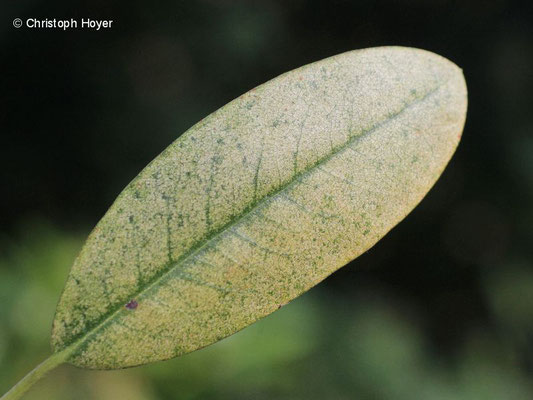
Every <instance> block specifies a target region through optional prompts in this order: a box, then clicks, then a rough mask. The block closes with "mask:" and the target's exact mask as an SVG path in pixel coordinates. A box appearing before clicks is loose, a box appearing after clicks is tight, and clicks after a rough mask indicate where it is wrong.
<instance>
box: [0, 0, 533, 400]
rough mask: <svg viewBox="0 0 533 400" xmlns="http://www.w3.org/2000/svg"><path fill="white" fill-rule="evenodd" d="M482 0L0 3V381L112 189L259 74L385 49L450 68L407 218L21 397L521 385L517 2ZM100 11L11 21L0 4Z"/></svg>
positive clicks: (523, 95)
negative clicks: (442, 130)
mask: <svg viewBox="0 0 533 400" xmlns="http://www.w3.org/2000/svg"><path fill="white" fill-rule="evenodd" d="M525 4H527V2H524V3H519V2H511V1H503V0H495V1H489V2H487V1H467V0H463V1H447V0H433V1H422V0H398V1H375V0H374V1H371V0H367V1H364V0H361V1H332V0H330V1H322V2H315V1H286V0H285V1H283V0H277V1H274V0H271V1H230V0H219V1H216V0H205V1H161V2H156V3H148V2H142V1H138V0H137V1H129V2H123V3H122V4H121V5H118V4H117V2H115V3H112V2H109V1H91V2H88V1H82V2H69V1H56V2H46V1H39V0H20V1H17V2H13V1H11V2H3V3H2V4H1V5H0V15H1V17H0V18H1V24H0V45H1V49H2V50H1V60H2V62H1V67H0V68H1V74H0V84H1V91H0V121H1V132H2V137H1V138H2V140H1V146H0V149H1V153H0V154H1V163H2V166H1V168H0V171H1V172H0V174H1V175H0V177H1V181H2V186H3V188H4V189H3V190H2V194H1V196H0V209H1V212H0V302H1V306H0V392H4V391H6V390H7V389H8V387H10V385H12V384H14V383H15V382H16V381H17V380H18V379H19V378H20V377H21V376H22V375H23V374H24V373H25V372H27V371H28V370H29V369H30V368H31V367H33V366H34V365H35V364H36V362H37V361H40V360H42V359H43V358H44V357H46V356H47V354H48V353H49V347H48V344H47V341H48V340H49V330H50V324H51V320H52V316H53V312H54V308H55V303H56V301H57V299H58V297H59V294H60V291H61V288H62V286H63V284H64V281H65V279H66V276H67V273H68V270H69V267H70V264H71V263H72V260H73V259H74V257H75V256H76V253H77V251H79V248H80V246H81V244H82V243H83V240H84V238H85V236H86V235H87V233H88V232H89V231H90V229H91V228H92V227H93V226H94V225H95V224H96V222H97V221H98V220H99V218H100V217H101V216H102V215H103V213H104V212H105V211H106V209H107V208H108V207H109V205H110V204H111V203H112V201H113V200H114V198H115V197H116V196H117V195H118V193H119V192H120V191H121V190H122V188H123V187H124V186H125V185H126V184H127V183H128V182H129V181H130V180H131V179H132V178H133V177H134V176H135V175H136V174H137V173H138V172H139V171H140V170H141V169H142V168H143V167H144V166H145V165H146V164H147V163H148V162H149V161H150V160H152V159H153V158H154V157H155V156H157V155H158V154H159V153H160V152H161V151H162V150H163V149H164V148H165V147H166V146H167V145H168V144H170V143H171V142H172V141H173V140H175V139H176V138H177V137H178V136H179V135H180V134H181V133H183V132H184V131H185V130H186V129H187V128H189V127H190V126H191V125H193V124H194V123H195V122H197V121H198V120H200V119H201V118H203V117H204V116H206V115H207V114H209V113H211V112H212V111H214V110H216V109H217V108H219V107H221V106H223V105H224V104H226V103H227V102H228V101H230V100H232V99H233V98H235V97H237V96H239V95H240V94H242V93H244V92H245V91H247V90H249V89H251V88H253V87H255V86H257V85H258V84H261V83H263V82H265V81H266V80H269V79H271V78H274V77H276V76H277V75H279V74H280V73H283V72H286V71H288V70H291V69H293V68H296V67H299V66H301V65H303V64H307V63H309V62H312V61H316V60H319V59H322V58H325V57H328V56H331V55H334V54H337V53H341V52H344V51H348V50H353V49H358V48H365V47H373V46H381V45H403V46H413V47H419V48H423V49H427V50H431V51H433V52H436V53H438V54H441V55H443V56H445V57H447V58H449V59H450V60H452V61H454V62H455V63H456V64H458V65H459V66H460V67H461V68H463V70H464V74H465V77H466V81H467V84H468V88H469V110H468V117H467V123H466V127H465V131H464V135H463V139H462V143H461V144H460V146H459V148H458V151H457V153H456V155H455V156H454V158H453V160H452V161H451V163H450V165H449V167H448V168H447V169H446V171H445V172H444V174H443V176H442V178H441V179H440V180H439V182H438V183H437V185H436V186H435V187H434V188H433V189H432V191H431V192H430V193H429V195H428V196H427V198H426V199H425V200H424V201H423V202H422V203H421V205H420V206H419V207H418V208H416V209H415V210H414V211H413V212H412V214H411V215H410V216H409V217H408V218H407V219H406V220H405V221H403V222H402V223H401V224H400V225H399V226H397V227H396V228H395V229H394V230H393V231H392V232H391V233H390V234H389V235H387V236H386V237H385V238H384V239H383V240H381V242H379V243H378V244H377V245H376V246H375V247H374V248H372V249H371V250H370V251H369V252H367V253H366V254H364V255H363V256H361V257H359V258H358V259H357V260H355V261H354V262H352V263H351V264H350V265H348V266H346V267H344V268H343V269H341V270H339V271H338V272H337V273H335V274H334V275H332V276H331V277H330V278H329V279H327V280H326V281H325V282H323V283H321V284H320V285H319V286H318V287H316V288H314V289H313V290H311V291H310V292H308V293H307V294H306V295H304V296H302V297H301V298H299V299H297V300H295V301H294V302H292V303H291V304H290V305H288V306H287V307H284V308H283V309H282V310H280V311H278V312H276V313H274V314H273V315H271V316H269V317H268V318H266V319H264V320H262V321H260V322H259V323H257V324H255V325H253V326H252V327H250V328H248V329H246V330H244V331H242V332H240V333H238V334H237V335H234V336H232V337H231V338H229V339H226V340H224V341H222V342H220V343H218V344H216V345H213V346H210V347H208V348H207V349H204V350H201V351H198V352H195V353H192V354H190V355H187V356H184V357H182V358H179V359H175V360H172V361H168V362H163V363H157V364H153V365H150V366H144V367H140V368H135V369H129V370H123V371H115V372H94V371H81V370H78V369H76V368H74V367H69V366H65V367H61V368H60V369H58V370H57V371H54V372H53V373H51V374H50V376H49V377H47V378H46V379H45V380H44V381H43V382H42V383H40V384H38V385H37V386H36V387H35V388H34V389H33V390H32V391H31V392H30V394H29V395H28V397H27V398H28V399H32V398H33V399H134V400H135V399H273V398H276V399H315V398H316V399H326V398H327V399H483V400H485V399H532V398H533V382H532V380H531V378H532V377H533V246H532V245H531V244H532V241H531V236H532V235H531V230H532V228H531V224H532V223H533V205H532V200H533V96H532V94H531V93H533V10H532V9H531V8H528V7H527V6H526V5H525ZM16 17H20V18H21V19H22V20H25V19H26V18H30V17H35V18H39V19H44V18H57V19H66V18H76V19H81V18H94V19H112V20H114V22H113V25H112V28H111V29H105V30H100V31H92V30H82V29H75V30H67V31H62V30H53V29H28V28H26V27H22V28H20V29H15V28H14V27H13V25H12V21H13V19H14V18H16Z"/></svg>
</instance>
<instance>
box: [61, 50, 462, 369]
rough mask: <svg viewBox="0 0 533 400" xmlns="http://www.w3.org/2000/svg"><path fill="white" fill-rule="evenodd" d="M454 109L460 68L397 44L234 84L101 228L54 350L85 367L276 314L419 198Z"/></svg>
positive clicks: (150, 354) (167, 350)
mask: <svg viewBox="0 0 533 400" xmlns="http://www.w3.org/2000/svg"><path fill="white" fill-rule="evenodd" d="M466 104H467V102H466V87H465V83H464V79H463V76H462V73H461V71H460V69H459V68H457V67H456V66H455V65H454V64H452V63H450V62H449V61H447V60H446V59H444V58H442V57H440V56H437V55H435V54H432V53H429V52H426V51H422V50H416V49H408V48H399V47H384V48H375V49H367V50H361V51H354V52H349V53H345V54H341V55H338V56H335V57H331V58H328V59H325V60H322V61H319V62H317V63H314V64H310V65H307V66H305V67H302V68H299V69H297V70H295V71H292V72H289V73H287V74H284V75H282V76H280V77H278V78H276V79H274V80H272V81H270V82H268V83H266V84H264V85H261V86H259V87H258V88H256V89H254V90H252V91H251V92H249V93H246V94H244V95H243V96H241V97H239V98H238V99H236V100H234V101H233V102H231V103H229V104H228V105H226V106H225V107H223V108H221V109H220V110H218V111H216V112H215V113H213V114H211V115H210V116H209V117H207V118H205V119H204V120H203V121H202V122H200V123H198V124H197V125H195V126H194V127H193V128H191V129H190V130H189V131H187V132H186V133H185V134H184V135H182V137H180V138H179V139H178V140H176V141H175V142H174V143H173V144H172V145H170V146H169V147H168V148H167V149H166V150H165V151H164V152H163V153H162V154H161V155H160V156H159V157H158V158H156V159H155V160H154V161H153V162H152V163H150V164H149V165H148V166H147V167H146V168H145V169H144V170H143V171H142V172H141V173H140V174H139V175H138V176H137V177H136V178H135V179H134V180H133V181H132V182H131V183H130V184H129V185H128V186H127V187H126V189H125V190H124V191H123V192H122V193H121V195H120V196H119V198H118V199H117V200H116V201H115V203H114V204H113V205H112V206H111V208H110V209H109V211H108V212H107V214H106V215H105V216H104V217H103V218H102V220H101V221H100V222H99V223H98V225H97V226H96V228H95V229H94V231H93V232H92V233H91V235H90V236H89V238H88V240H87V242H86V244H85V246H84V247H83V249H82V251H81V253H80V255H79V256H78V258H77V259H76V261H75V263H74V265H73V267H72V271H71V273H70V276H69V279H68V281H67V284H66V286H65V289H64V292H63V295H62V297H61V300H60V303H59V305H58V308H57V312H56V317H55V321H54V327H53V332H52V345H53V347H54V350H55V351H60V350H62V349H65V348H71V349H72V353H71V354H72V355H71V356H70V359H69V361H70V362H71V363H73V364H75V365H79V366H84V367H88V368H121V367H127V366H133V365H139V364H143V363H146V362H150V361H156V360H162V359H168V358H171V357H174V356H177V355H180V354H184V353H187V352H190V351H193V350H195V349H198V348H200V347H203V346H206V345H209V344H210V343H213V342H214V341H217V340H219V339H221V338H223V337H225V336H228V335H230V334H232V333H234V332H236V331H237V330H239V329H242V328H244V327H245V326H247V325H249V324H251V323H253V322H254V321H256V320H257V319H259V318H261V317H264V316H265V315H267V314H269V313H271V312H273V311H275V310H276V309H278V308H279V305H280V304H285V303H287V302H289V301H290V300H292V299H293V298H295V297H296V296H298V295H299V294H301V293H302V292H304V291H306V290H308V289H309V288H310V287H312V286H314V285H316V284H317V283H318V282H320V281H321V280H323V279H324V278H325V277H327V276H328V275H329V274H331V273H332V272H334V271H335V270H337V269H338V268H340V267H342V266H343V265H345V264H346V263H347V262H349V261H350V260H352V259H354V258H355V257H357V256H358V255H359V254H361V253H362V252H364V251H366V250H367V249H368V248H370V247H371V246H372V245H373V244H374V243H376V242H377V241H378V240H379V239H380V238H381V237H383V235H385V234H386V233H387V232H388V231H389V230H390V229H391V228H392V227H393V226H394V225H396V224H397V223H398V222H399V221H400V220H401V219H402V218H404V217H405V216H406V215H407V213H409V212H410V211H411V210H412V209H413V208H414V207H415V206H416V204H418V202H419V201H420V200H421V199H422V198H423V196H424V195H425V194H426V193H427V191H428V190H429V189H430V188H431V186H432V185H433V184H434V183H435V181H436V180H437V178H438V177H439V175H440V174H441V172H442V170H443V169H444V167H445V166H446V164H447V163H448V161H449V159H450V158H451V156H452V154H453V152H454V150H455V148H456V146H457V144H458V142H459V139H460V134H461V132H462V128H463V125H464V120H465V114H466ZM132 299H135V301H136V302H137V303H138V306H137V307H136V308H126V307H124V305H125V304H127V303H128V302H129V301H130V300H132Z"/></svg>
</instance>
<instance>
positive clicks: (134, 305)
mask: <svg viewBox="0 0 533 400" xmlns="http://www.w3.org/2000/svg"><path fill="white" fill-rule="evenodd" d="M138 305H139V303H137V302H136V301H135V300H130V301H129V303H128V304H126V305H125V306H124V307H126V308H127V309H128V310H135V309H136V308H137V306H138Z"/></svg>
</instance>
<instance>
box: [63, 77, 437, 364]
mask: <svg viewBox="0 0 533 400" xmlns="http://www.w3.org/2000/svg"><path fill="white" fill-rule="evenodd" d="M446 84H447V81H446V82H444V83H442V84H438V85H437V86H436V87H435V88H433V89H431V90H429V91H428V92H426V93H425V94H424V95H422V96H420V97H417V98H415V99H414V100H413V101H412V102H410V103H409V104H407V105H405V106H404V107H402V108H401V109H400V110H398V111H396V112H394V113H393V114H389V115H388V116H387V117H386V118H385V119H384V120H382V121H380V122H378V123H376V124H374V125H373V126H371V127H370V128H368V129H367V130H363V131H362V132H361V133H360V134H359V135H355V136H353V137H351V138H349V139H348V140H347V141H346V142H345V143H344V144H342V145H340V146H337V147H336V148H333V149H332V150H331V151H330V152H329V153H328V154H327V155H325V156H324V157H322V158H321V159H319V160H317V161H316V162H315V163H313V164H311V165H310V166H309V167H307V168H306V169H304V170H302V171H300V172H299V173H297V174H295V175H294V176H293V178H292V179H291V180H289V181H287V182H285V183H284V184H282V185H280V186H279V187H278V188H276V189H274V190H272V191H271V192H270V193H268V194H266V195H265V196H264V197H262V198H261V199H259V200H256V201H254V202H252V203H251V204H250V205H249V206H248V207H247V208H245V209H244V210H243V211H242V212H241V213H240V214H239V215H236V216H235V217H234V218H233V219H232V220H231V221H229V222H228V223H226V224H225V225H223V226H222V227H221V228H219V229H218V230H216V231H213V232H212V233H211V234H209V235H208V236H206V237H205V238H204V239H203V240H202V241H201V242H198V243H197V244H196V245H194V246H191V248H190V249H189V250H188V251H187V252H186V253H184V254H183V255H182V256H181V257H179V258H178V259H177V260H175V261H174V262H171V263H168V264H167V266H166V267H165V268H163V269H162V270H161V271H160V273H158V274H156V275H155V276H154V277H153V278H152V279H151V282H150V283H148V284H147V285H146V286H144V287H143V288H141V289H140V290H138V291H137V292H135V293H133V294H132V295H131V296H129V297H128V298H129V299H140V298H141V297H142V295H143V294H144V293H147V292H149V291H150V290H151V289H152V288H154V287H156V286H157V285H158V283H159V282H161V281H162V280H163V279H164V278H165V277H166V276H168V275H169V274H171V273H172V272H173V271H174V270H175V269H176V268H177V267H178V266H179V265H181V264H183V263H184V262H185V261H186V260H187V259H189V258H191V257H195V256H196V255H197V254H198V253H200V252H201V251H202V250H203V249H204V248H206V247H207V246H208V245H209V244H211V243H212V242H214V241H216V240H218V238H219V237H220V236H221V235H222V234H224V233H225V232H226V231H228V230H230V229H231V228H232V227H233V226H235V225H237V224H239V223H240V222H241V221H242V220H244V219H245V218H246V217H247V216H248V215H250V214H251V213H252V212H253V211H254V210H257V209H259V208H260V207H262V206H263V205H265V204H267V203H268V202H269V201H270V200H272V199H273V198H275V197H276V196H277V195H278V194H280V193H281V192H283V191H285V190H287V189H289V188H291V187H292V186H293V185H295V184H297V183H299V182H301V178H302V177H304V176H306V175H309V174H310V173H311V172H312V171H314V170H315V168H318V167H319V166H321V165H323V164H325V163H327V162H328V161H329V160H331V159H332V158H333V157H335V156H336V155H338V154H339V153H341V152H342V151H344V150H345V149H347V148H348V147H350V146H351V145H352V144H353V143H356V142H357V141H359V140H361V139H363V138H365V137H367V136H369V135H370V134H372V133H373V132H375V131H376V130H378V129H380V128H381V127H383V126H384V125H386V124H387V123H389V122H391V121H393V120H394V119H396V118H397V117H398V116H400V115H401V114H403V113H404V112H406V111H407V110H409V109H410V108H411V107H413V106H415V105H416V104H419V103H422V102H424V101H425V100H426V99H428V98H429V97H430V96H431V95H433V94H434V93H436V92H437V91H438V90H439V89H440V88H442V87H443V86H445V85H446ZM122 303H123V302H121V303H120V305H118V307H116V308H115V309H114V310H112V311H110V312H108V313H107V315H104V316H103V317H102V318H101V319H99V320H98V321H96V322H95V323H94V324H92V326H91V327H89V328H88V332H86V333H85V334H84V333H80V334H79V335H77V337H74V338H73V339H72V341H71V342H70V343H68V344H66V345H65V346H63V347H61V348H58V349H56V352H59V351H61V352H67V351H68V353H69V358H72V357H73V356H74V355H76V354H77V352H76V350H78V349H79V348H80V347H82V345H83V344H85V343H88V342H89V341H90V339H91V338H92V337H93V336H94V335H96V334H97V333H98V331H99V330H101V329H102V328H104V327H106V326H107V325H109V324H111V323H112V322H113V321H114V320H115V318H116V317H117V316H119V315H120V314H121V313H123V312H125V311H124V307H123V306H122ZM129 312H131V311H129ZM83 347H84V346H83Z"/></svg>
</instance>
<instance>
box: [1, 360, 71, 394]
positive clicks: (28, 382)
mask: <svg viewBox="0 0 533 400" xmlns="http://www.w3.org/2000/svg"><path fill="white" fill-rule="evenodd" d="M69 353H70V352H69V351H67V350H63V351H60V352H58V353H54V354H52V355H51V356H50V357H48V358H47V359H46V360H44V361H43V362H42V363H40V364H39V365H37V366H36V367H35V368H34V369H33V370H32V371H30V372H29V373H28V374H27V375H26V376H25V377H24V378H22V379H21V380H20V381H19V382H18V383H17V384H16V385H15V386H13V387H12V388H11V390H10V391H9V392H7V393H6V394H4V395H3V396H2V397H1V398H0V400H16V399H20V397H21V396H22V395H23V394H24V393H26V391H27V390H28V389H29V388H30V387H32V386H33V384H34V383H35V382H37V381H38V380H39V379H41V378H42V377H43V376H44V375H45V374H46V373H47V372H48V371H50V370H52V369H54V368H55V367H57V366H58V365H60V364H63V363H64V362H65V361H66V359H67V357H68V355H69Z"/></svg>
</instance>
